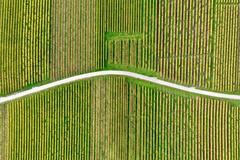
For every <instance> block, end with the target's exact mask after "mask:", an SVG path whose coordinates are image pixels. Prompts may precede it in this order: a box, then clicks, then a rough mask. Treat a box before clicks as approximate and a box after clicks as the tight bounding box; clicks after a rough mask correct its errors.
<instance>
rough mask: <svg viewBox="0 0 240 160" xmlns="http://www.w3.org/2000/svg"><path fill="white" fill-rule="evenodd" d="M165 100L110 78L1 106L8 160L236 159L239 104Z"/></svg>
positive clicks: (164, 91)
mask: <svg viewBox="0 0 240 160" xmlns="http://www.w3.org/2000/svg"><path fill="white" fill-rule="evenodd" d="M172 92H173V91H172V90H171V89H169V88H165V87H160V88H159V87H157V86H155V85H151V84H148V83H146V82H141V81H136V80H133V79H130V78H125V77H113V76H110V77H101V78H97V79H91V80H85V81H80V82H76V83H73V84H69V85H66V86H62V87H58V88H55V89H51V90H49V91H46V92H43V93H40V94H36V95H33V96H30V97H27V98H24V99H22V100H18V101H14V102H11V103H9V104H5V105H4V106H2V107H4V108H6V109H7V111H8V130H7V131H6V132H7V133H8V136H7V137H8V140H7V142H8V148H7V153H8V154H7V155H8V157H9V158H8V159H37V158H39V159H162V158H164V159H238V158H239V152H240V141H239V137H238V136H239V125H240V124H239V122H240V121H239V119H240V117H239V115H240V110H239V108H240V106H239V105H240V103H233V102H231V101H223V100H218V99H210V98H206V97H201V96H198V95H192V96H188V95H187V94H185V93H184V92H181V91H179V92H176V94H173V93H172ZM6 124H7V123H6Z"/></svg>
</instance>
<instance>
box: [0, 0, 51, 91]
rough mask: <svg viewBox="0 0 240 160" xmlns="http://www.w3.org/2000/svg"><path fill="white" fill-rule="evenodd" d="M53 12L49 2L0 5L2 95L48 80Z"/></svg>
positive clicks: (10, 0)
mask: <svg viewBox="0 0 240 160" xmlns="http://www.w3.org/2000/svg"><path fill="white" fill-rule="evenodd" d="M39 6H41V7H39ZM50 9H51V3H50V1H49V0H41V1H38V0H31V1H29V0H28V1H16V0H2V1H1V2H0V10H1V13H0V35H1V36H0V95H2V94H9V93H11V92H14V91H18V90H21V89H22V88H24V87H26V86H30V85H34V84H35V83H38V82H42V81H45V80H48V79H49V75H50V72H49V57H50V39H51V37H50V30H51V29H50Z"/></svg>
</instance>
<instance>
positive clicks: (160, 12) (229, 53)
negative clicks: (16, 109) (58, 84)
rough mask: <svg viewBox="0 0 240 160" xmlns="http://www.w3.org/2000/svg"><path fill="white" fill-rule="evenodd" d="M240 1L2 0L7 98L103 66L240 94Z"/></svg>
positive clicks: (1, 52)
mask: <svg viewBox="0 0 240 160" xmlns="http://www.w3.org/2000/svg"><path fill="white" fill-rule="evenodd" d="M238 4H239V2H238V0H231V1H224V0H213V1H210V0H202V1H192V0H190V1H168V0H104V1H102V0H88V1H84V0H80V1H79V0H71V1H70V0H58V1H56V0H43V1H37V0H28V1H19V2H15V1H14V0H3V1H1V2H0V9H1V15H0V32H1V37H0V63H1V65H0V73H1V76H0V94H1V95H5V94H9V93H12V92H14V91H18V90H22V89H23V88H28V87H31V86H33V85H35V84H38V83H46V82H49V81H54V80H57V79H62V78H64V77H69V76H73V75H77V74H81V73H86V72H91V71H96V70H103V69H124V70H133V71H136V72H144V73H148V72H149V73H155V75H156V76H157V77H159V78H160V79H164V80H167V81H172V82H175V83H180V84H184V85H189V86H196V87H198V88H203V89H207V90H214V91H221V92H229V93H230V92H231V93H239V92H240V87H239V86H240V69H239V68H240V66H239V64H240V62H239V60H240V57H239V55H240V54H239V47H238V46H239V45H238V44H239V33H238V30H239V21H240V18H239V17H240V16H239V10H240V8H239V5H238ZM39 6H41V7H39ZM119 35H122V36H119ZM10 84H11V85H10Z"/></svg>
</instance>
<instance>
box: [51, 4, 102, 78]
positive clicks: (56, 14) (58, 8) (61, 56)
mask: <svg viewBox="0 0 240 160" xmlns="http://www.w3.org/2000/svg"><path fill="white" fill-rule="evenodd" d="M52 5H53V6H52V8H53V10H52V26H51V27H52V53H53V54H52V57H51V79H52V80H56V79H62V78H63V77H69V76H72V75H76V74H80V73H86V72H90V71H95V70H99V69H102V68H103V60H104V59H103V57H104V55H103V52H102V49H103V47H102V45H101V44H103V40H102V38H101V37H103V36H102V30H100V29H101V28H100V25H103V24H100V20H99V19H100V15H99V14H98V13H99V12H100V10H99V5H100V1H98V0H88V1H86V0H53V1H52ZM101 23H102V22H101Z"/></svg>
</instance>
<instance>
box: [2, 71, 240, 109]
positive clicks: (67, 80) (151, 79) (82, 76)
mask: <svg viewBox="0 0 240 160" xmlns="http://www.w3.org/2000/svg"><path fill="white" fill-rule="evenodd" d="M110 75H115V76H126V77H132V78H136V79H139V80H143V81H147V82H151V83H154V84H157V85H162V86H166V87H169V88H174V89H178V90H182V91H186V92H189V93H194V94H199V95H204V96H209V97H215V98H222V99H232V100H240V95H235V94H224V93H219V92H211V91H206V90H200V89H196V88H194V87H186V86H183V85H179V84H175V83H171V82H167V81H163V80H160V79H158V78H157V77H149V76H146V75H142V74H138V73H134V72H129V71H121V70H107V71H97V72H90V73H85V74H80V75H77V76H73V77H69V78H65V79H62V80H59V81H55V82H52V83H48V84H45V85H42V86H36V87H33V88H32V89H29V90H26V91H22V92H18V93H14V94H12V95H9V96H6V97H1V98H0V104H3V103H7V102H11V101H13V100H16V99H19V98H23V97H26V96H29V95H32V94H35V93H38V92H42V91H45V90H48V89H50V88H54V87H57V86H61V85H64V84H69V83H71V82H75V81H79V80H83V79H89V78H93V77H100V76H110Z"/></svg>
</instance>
